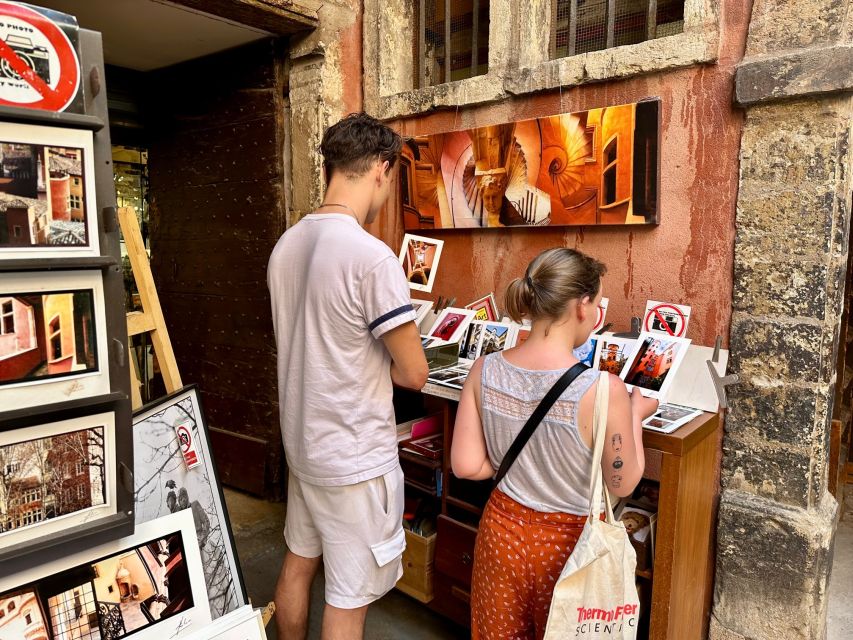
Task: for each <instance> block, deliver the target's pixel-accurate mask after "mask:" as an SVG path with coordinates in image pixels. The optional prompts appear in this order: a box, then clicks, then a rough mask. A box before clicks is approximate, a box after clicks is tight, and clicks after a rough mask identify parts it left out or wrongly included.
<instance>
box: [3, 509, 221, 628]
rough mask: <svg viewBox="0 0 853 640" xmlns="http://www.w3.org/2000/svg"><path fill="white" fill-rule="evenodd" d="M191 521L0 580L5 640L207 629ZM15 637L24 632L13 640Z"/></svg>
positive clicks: (182, 517)
mask: <svg viewBox="0 0 853 640" xmlns="http://www.w3.org/2000/svg"><path fill="white" fill-rule="evenodd" d="M194 538H195V532H194V525H193V519H192V514H191V513H190V512H181V513H175V514H171V515H169V516H166V517H163V518H160V519H158V520H156V521H153V522H149V523H146V524H142V525H137V526H136V531H135V533H134V534H133V535H131V536H127V537H125V538H121V539H119V540H115V541H112V542H109V543H106V544H103V545H100V546H98V547H95V548H94V549H85V550H83V551H79V552H76V553H73V554H70V555H68V556H67V557H65V558H62V559H61V560H56V561H54V562H49V563H47V564H42V565H39V566H36V567H33V568H32V569H27V570H26V571H23V572H20V573H17V574H14V575H11V576H4V577H3V578H0V603H2V604H3V605H5V606H4V609H3V610H4V611H5V613H6V615H4V616H0V635H2V637H3V638H21V639H25V640H119V639H120V638H124V637H126V636H130V635H131V634H132V635H133V637H134V638H139V639H140V640H163V638H170V639H172V638H180V637H182V636H184V635H188V634H189V633H192V632H193V631H195V630H197V629H200V628H201V627H203V626H205V625H206V624H208V623H210V621H211V617H210V611H209V608H208V603H207V593H206V590H205V585H204V581H203V580H202V579H201V577H200V576H201V575H202V568H201V558H200V556H199V550H198V545H196V544H195V541H194ZM15 630H23V632H22V634H20V635H16V633H15Z"/></svg>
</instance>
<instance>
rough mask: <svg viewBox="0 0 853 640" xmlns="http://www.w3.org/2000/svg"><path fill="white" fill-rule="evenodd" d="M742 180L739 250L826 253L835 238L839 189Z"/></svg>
mask: <svg viewBox="0 0 853 640" xmlns="http://www.w3.org/2000/svg"><path fill="white" fill-rule="evenodd" d="M762 184H763V183H758V182H756V181H753V182H752V184H744V183H743V182H742V183H741V188H740V194H739V196H738V207H737V209H738V210H737V221H736V234H737V235H736V245H735V246H736V253H737V254H740V253H741V252H744V251H749V250H750V249H752V250H753V251H754V252H756V253H757V254H758V255H764V256H774V255H781V256H805V255H809V256H814V255H820V256H824V255H825V254H826V253H828V252H829V251H830V248H831V246H832V240H833V230H834V229H833V216H832V207H833V203H834V202H835V193H834V191H833V190H831V189H828V188H819V189H814V188H803V189H786V190H785V191H770V190H769V189H768V190H762V189H761V188H760V187H761V185H762Z"/></svg>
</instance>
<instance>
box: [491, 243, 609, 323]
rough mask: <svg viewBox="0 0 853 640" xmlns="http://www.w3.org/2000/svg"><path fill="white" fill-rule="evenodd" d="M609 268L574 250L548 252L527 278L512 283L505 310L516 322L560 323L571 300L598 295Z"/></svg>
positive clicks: (535, 261) (536, 261) (538, 258)
mask: <svg viewBox="0 0 853 640" xmlns="http://www.w3.org/2000/svg"><path fill="white" fill-rule="evenodd" d="M605 273H607V267H606V266H604V264H603V263H601V262H599V261H598V260H596V259H595V258H590V257H589V256H588V255H585V254H583V253H581V252H580V251H575V250H574V249H563V248H560V249H548V250H547V251H543V252H542V253H540V254H539V255H538V256H536V257H535V258H534V259H533V261H532V262H531V263H530V264H529V265H528V267H527V272H526V273H525V275H524V277H523V278H516V279H515V280H513V281H512V282H510V283H509V286H508V287H507V288H506V294H505V296H504V306H505V307H506V312H507V314H508V315H509V317H510V318H512V319H513V320H515V321H516V322H521V319H522V318H524V317H528V318H530V319H531V320H539V319H541V318H551V319H556V318H559V317H560V316H562V315H563V313H565V311H566V307H567V306H568V304H569V301H571V300H579V299H581V298H583V297H584V296H589V297H590V299H593V298H595V296H596V295H598V290H599V289H600V288H601V277H602V276H603V275H604V274H605Z"/></svg>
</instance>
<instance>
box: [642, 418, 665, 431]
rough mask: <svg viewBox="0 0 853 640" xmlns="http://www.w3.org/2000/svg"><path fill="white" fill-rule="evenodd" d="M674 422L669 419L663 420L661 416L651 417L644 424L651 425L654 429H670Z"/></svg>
mask: <svg viewBox="0 0 853 640" xmlns="http://www.w3.org/2000/svg"><path fill="white" fill-rule="evenodd" d="M671 425H672V423H671V422H670V421H668V420H661V419H660V418H649V419H648V420H646V421H645V422H644V423H643V426H646V427H651V428H653V429H668V428H669V427H670V426H671Z"/></svg>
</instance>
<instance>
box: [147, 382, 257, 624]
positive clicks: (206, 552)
mask: <svg viewBox="0 0 853 640" xmlns="http://www.w3.org/2000/svg"><path fill="white" fill-rule="evenodd" d="M187 424H188V425H189V430H190V434H191V436H192V439H193V444H194V446H195V448H196V452H197V455H198V457H199V460H200V461H201V463H202V464H200V465H198V466H196V467H193V468H192V469H187V466H186V464H185V463H184V459H183V455H182V454H181V449H180V443H179V441H178V438H177V434H176V431H175V427H176V426H178V425H187ZM206 429H207V427H206V423H205V420H204V416H203V414H202V410H201V405H200V403H199V402H198V397H197V392H196V389H195V388H194V387H193V388H190V389H189V390H187V391H184V392H182V393H180V394H178V395H176V396H174V397H172V398H168V399H166V400H164V401H162V402H160V403H158V404H157V405H155V406H154V407H152V408H150V409H148V410H146V411H143V412H141V413H138V414H137V415H136V416H135V417H134V425H133V455H134V484H135V503H136V522H137V523H144V522H150V521H153V520H156V519H158V518H161V517H163V516H166V515H169V514H171V513H176V512H178V511H184V510H186V511H190V512H192V515H193V520H194V522H195V532H196V539H197V544H198V547H199V550H200V551H201V562H202V567H203V569H204V581H205V584H206V585H207V594H208V601H209V604H210V613H211V616H213V618H214V619H215V618H218V617H220V616H222V615H224V614H226V613H228V612H229V611H233V610H234V609H236V608H238V607H239V606H241V605H243V604H246V603H247V599H246V597H245V593H244V590H243V587H242V578H241V576H240V573H239V569H238V566H237V560H236V552H235V551H234V546H233V537H232V535H231V529H230V525H229V524H228V512H227V510H226V507H225V504H224V501H223V500H222V496H221V494H220V492H219V483H218V480H217V478H216V471H215V468H214V466H213V458H212V454H211V452H210V449H209V443H208V439H207V435H206Z"/></svg>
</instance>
